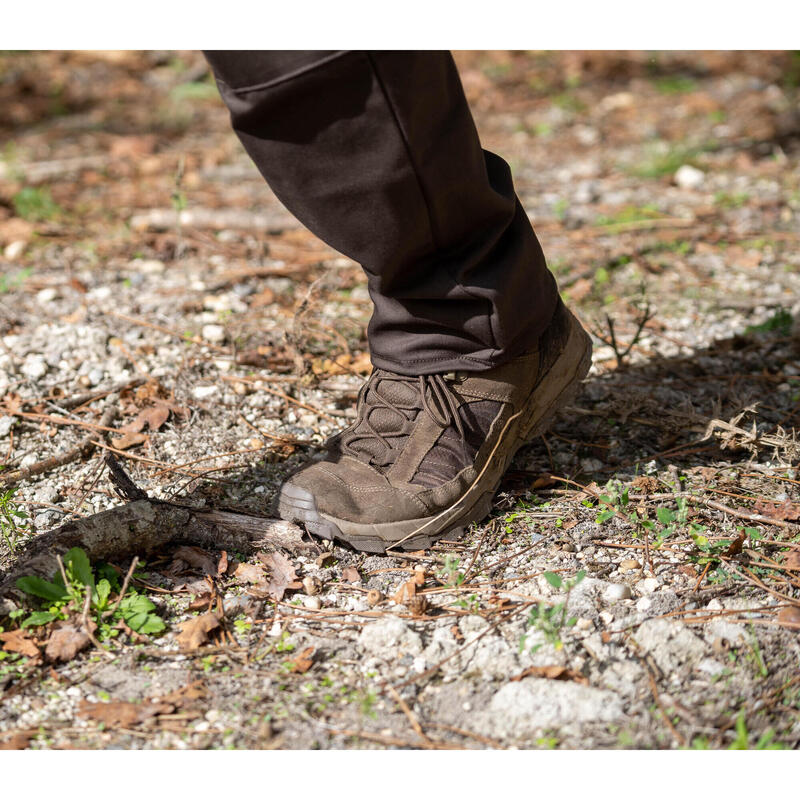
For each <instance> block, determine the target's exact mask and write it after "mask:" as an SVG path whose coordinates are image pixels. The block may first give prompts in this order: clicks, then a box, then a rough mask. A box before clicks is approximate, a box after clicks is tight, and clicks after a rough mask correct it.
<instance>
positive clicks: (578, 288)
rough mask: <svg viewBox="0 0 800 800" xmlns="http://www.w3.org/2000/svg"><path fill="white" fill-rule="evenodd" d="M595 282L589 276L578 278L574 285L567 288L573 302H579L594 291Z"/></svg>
mask: <svg viewBox="0 0 800 800" xmlns="http://www.w3.org/2000/svg"><path fill="white" fill-rule="evenodd" d="M592 286H594V284H593V283H592V282H591V281H590V280H589V279H588V278H578V280H576V281H575V283H573V284H572V286H570V287H569V289H568V290H567V291H568V292H569V299H570V300H572V302H573V303H579V302H580V301H581V300H583V298H584V297H586V295H587V294H589V292H591V291H592Z"/></svg>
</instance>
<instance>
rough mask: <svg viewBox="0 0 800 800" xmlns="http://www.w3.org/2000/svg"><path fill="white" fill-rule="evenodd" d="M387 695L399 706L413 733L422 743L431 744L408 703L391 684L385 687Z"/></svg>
mask: <svg viewBox="0 0 800 800" xmlns="http://www.w3.org/2000/svg"><path fill="white" fill-rule="evenodd" d="M386 689H387V690H388V692H389V694H390V695H391V696H392V698H393V699H394V701H395V703H397V705H398V706H400V710H401V711H402V712H403V713H404V714H405V715H406V718H407V719H408V721H409V723H410V725H411V727H412V728H413V729H414V732H415V733H416V734H417V736H419V738H420V739H422V741H423V742H425V743H426V744H432V742H431V740H430V739H429V738H428V737H427V736H426V735H425V731H423V730H422V726H421V725H420V724H419V720H418V719H417V717H416V715H415V714H414V712H413V711H412V710H411V709H410V708H409V707H408V703H406V701H405V700H403V698H402V697H401V696H400V692H398V691H397V689H395V688H394V686H392V684H391V683H390V684H388V685H387V686H386Z"/></svg>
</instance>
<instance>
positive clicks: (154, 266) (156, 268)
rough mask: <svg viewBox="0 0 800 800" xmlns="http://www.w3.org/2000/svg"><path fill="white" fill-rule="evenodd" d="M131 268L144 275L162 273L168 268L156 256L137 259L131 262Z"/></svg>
mask: <svg viewBox="0 0 800 800" xmlns="http://www.w3.org/2000/svg"><path fill="white" fill-rule="evenodd" d="M130 266H131V269H135V270H137V271H138V272H141V273H142V274H144V275H160V274H161V273H162V272H164V270H165V269H166V266H165V264H164V262H163V261H158V260H157V259H155V258H151V259H143V260H138V259H137V260H135V261H131V263H130Z"/></svg>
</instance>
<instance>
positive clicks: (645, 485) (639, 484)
mask: <svg viewBox="0 0 800 800" xmlns="http://www.w3.org/2000/svg"><path fill="white" fill-rule="evenodd" d="M631 486H633V487H635V488H636V489H641V490H642V491H643V492H645V493H648V494H649V493H650V492H654V491H655V490H656V489H658V481H657V480H656V479H655V478H653V477H652V476H651V475H637V476H636V477H635V478H634V479H633V480H632V481H631Z"/></svg>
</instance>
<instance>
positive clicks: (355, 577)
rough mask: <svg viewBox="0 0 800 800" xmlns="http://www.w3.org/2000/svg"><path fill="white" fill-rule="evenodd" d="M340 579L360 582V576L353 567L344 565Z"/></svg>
mask: <svg viewBox="0 0 800 800" xmlns="http://www.w3.org/2000/svg"><path fill="white" fill-rule="evenodd" d="M342 580H343V581H347V582H348V583H361V576H360V575H359V574H358V570H357V569H356V568H355V567H345V568H344V569H343V570H342Z"/></svg>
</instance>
